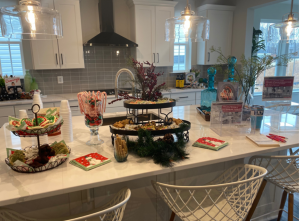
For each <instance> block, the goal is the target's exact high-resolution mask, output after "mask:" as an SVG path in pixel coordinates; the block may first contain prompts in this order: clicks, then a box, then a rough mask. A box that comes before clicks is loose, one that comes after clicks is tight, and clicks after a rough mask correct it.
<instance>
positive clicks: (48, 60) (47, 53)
mask: <svg viewBox="0 0 300 221" xmlns="http://www.w3.org/2000/svg"><path fill="white" fill-rule="evenodd" d="M41 3H42V6H43V7H48V8H54V7H53V0H42V1H41ZM30 46H31V57H32V68H33V69H35V70H44V69H60V65H59V53H58V45H57V40H34V41H30Z"/></svg>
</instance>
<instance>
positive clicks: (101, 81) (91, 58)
mask: <svg viewBox="0 0 300 221" xmlns="http://www.w3.org/2000/svg"><path fill="white" fill-rule="evenodd" d="M83 50H84V62H85V68H83V69H61V70H30V73H31V75H32V77H34V78H35V79H36V81H37V83H38V85H39V88H40V90H41V91H42V93H43V94H65V93H78V92H80V91H85V90H102V89H113V88H114V87H115V76H116V73H117V72H118V71H119V70H120V69H121V68H128V69H131V68H130V67H129V66H128V64H127V59H128V58H129V57H130V56H131V54H132V53H131V50H132V49H131V48H118V47H96V46H95V47H90V46H87V47H84V48H83ZM117 51H118V52H119V53H118V54H117ZM208 67H210V65H196V66H193V68H197V69H200V71H201V75H200V77H207V69H208ZM225 67H227V65H226V66H224V68H225ZM131 71H133V70H132V69H131ZM155 71H156V72H163V73H164V74H163V75H162V76H160V77H158V84H162V83H163V82H166V84H167V86H168V87H175V84H176V82H175V80H176V76H177V75H176V74H175V73H170V72H172V71H173V67H157V68H156V70H155ZM57 76H63V80H64V83H63V84H58V83H57ZM223 79H224V76H223V74H222V73H217V75H216V77H215V82H216V83H217V82H218V81H223ZM129 81H130V79H129V77H128V75H127V74H122V75H121V76H120V78H119V87H129Z"/></svg>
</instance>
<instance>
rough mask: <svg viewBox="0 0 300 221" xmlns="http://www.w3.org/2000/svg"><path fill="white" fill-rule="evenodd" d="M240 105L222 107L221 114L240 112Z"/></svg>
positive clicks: (241, 107) (241, 106)
mask: <svg viewBox="0 0 300 221" xmlns="http://www.w3.org/2000/svg"><path fill="white" fill-rule="evenodd" d="M242 109H243V105H242V104H231V105H222V111H223V112H225V113H226V112H242Z"/></svg>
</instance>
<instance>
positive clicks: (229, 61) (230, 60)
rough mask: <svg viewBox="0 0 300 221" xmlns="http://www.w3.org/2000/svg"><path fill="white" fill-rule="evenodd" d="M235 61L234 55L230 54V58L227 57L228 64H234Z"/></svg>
mask: <svg viewBox="0 0 300 221" xmlns="http://www.w3.org/2000/svg"><path fill="white" fill-rule="evenodd" d="M236 61H237V59H236V57H234V56H231V57H230V58H228V64H235V63H236Z"/></svg>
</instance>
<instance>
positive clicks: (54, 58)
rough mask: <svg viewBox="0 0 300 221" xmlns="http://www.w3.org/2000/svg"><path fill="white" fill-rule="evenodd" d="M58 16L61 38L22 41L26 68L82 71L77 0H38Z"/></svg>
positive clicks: (81, 46) (82, 60) (80, 34)
mask: <svg viewBox="0 0 300 221" xmlns="http://www.w3.org/2000/svg"><path fill="white" fill-rule="evenodd" d="M41 3H42V6H43V7H49V8H54V9H56V10H58V11H59V12H60V13H61V17H62V23H63V38H61V39H57V40H34V41H23V47H24V50H23V51H24V60H25V68H26V69H34V70H45V69H71V68H84V57H83V42H82V30H81V17H80V6H79V0H42V1H41Z"/></svg>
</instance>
